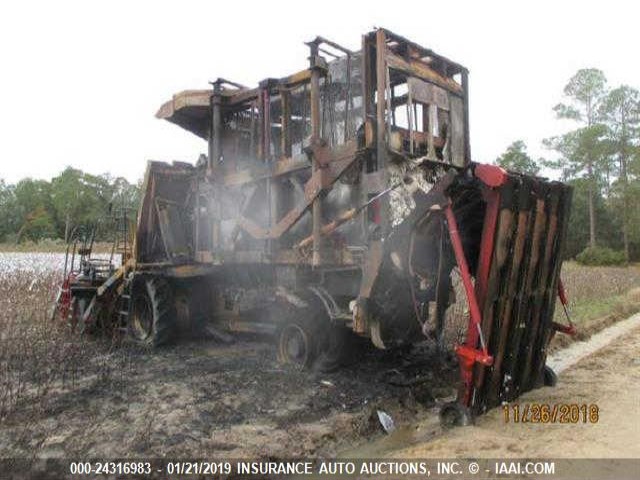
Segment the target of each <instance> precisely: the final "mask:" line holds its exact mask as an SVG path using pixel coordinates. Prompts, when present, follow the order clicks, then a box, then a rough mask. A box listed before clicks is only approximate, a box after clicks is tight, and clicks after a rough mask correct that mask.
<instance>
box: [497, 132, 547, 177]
mask: <svg viewBox="0 0 640 480" xmlns="http://www.w3.org/2000/svg"><path fill="white" fill-rule="evenodd" d="M496 163H497V164H498V165H500V166H501V167H502V168H504V169H506V170H512V171H514V172H518V173H525V174H529V175H537V174H538V172H539V171H540V167H539V166H538V164H537V163H536V162H535V160H533V159H532V158H531V157H530V156H529V154H528V153H527V146H526V144H525V143H524V141H522V140H516V141H515V142H513V143H512V144H511V145H509V146H508V147H507V150H506V151H505V152H504V153H503V154H502V155H500V156H499V157H498V158H497V159H496Z"/></svg>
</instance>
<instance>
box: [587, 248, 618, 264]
mask: <svg viewBox="0 0 640 480" xmlns="http://www.w3.org/2000/svg"><path fill="white" fill-rule="evenodd" d="M576 261H577V262H578V263H581V264H582V265H590V266H603V265H623V264H624V263H626V259H625V256H624V252H623V251H620V250H612V249H611V248H607V247H587V248H585V249H584V250H583V251H582V252H580V253H579V254H578V255H577V256H576Z"/></svg>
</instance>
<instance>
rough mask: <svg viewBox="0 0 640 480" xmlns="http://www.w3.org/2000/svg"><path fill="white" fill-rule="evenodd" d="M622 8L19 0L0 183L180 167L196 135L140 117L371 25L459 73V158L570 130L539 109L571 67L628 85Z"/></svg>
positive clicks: (632, 27) (2, 80)
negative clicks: (466, 85)
mask: <svg viewBox="0 0 640 480" xmlns="http://www.w3.org/2000/svg"><path fill="white" fill-rule="evenodd" d="M639 12H640V7H639V6H638V3H637V2H632V1H628V2H624V1H616V0H608V1H606V2H602V1H601V2H590V1H582V2H578V1H576V2H573V1H560V0H556V1H545V0H538V1H505V2H497V1H483V2H478V1H460V0H459V1H440V2H433V1H425V0H423V1H406V0H405V1H402V2H397V1H387V2H381V1H377V0H367V1H346V0H342V1H333V0H323V1H321V2H316V3H312V2H311V1H304V0H303V1H269V2H267V1H247V0H245V1H243V2H225V3H222V2H215V1H189V0H183V1H161V0H156V1H153V2H151V1H149V2H145V1H133V0H130V1H118V0H111V1H108V2H107V1H91V2H88V1H77V2H76V1H67V0H57V1H55V2H51V1H44V0H43V1H30V0H23V1H20V2H2V3H1V5H0V58H1V62H0V69H1V70H0V92H1V94H2V102H1V104H0V108H1V110H2V112H1V114H0V179H4V180H5V181H7V182H9V183H14V182H17V181H18V180H19V179H21V178H24V177H27V176H30V177H33V178H43V179H50V178H51V177H52V176H55V175H56V174H58V173H59V172H60V171H62V170H63V169H64V168H65V167H66V166H73V167H76V168H81V169H83V170H85V171H88V172H90V173H94V174H100V173H106V172H109V173H110V174H112V175H116V176H124V177H126V178H127V179H129V180H130V181H137V180H138V179H139V178H141V177H142V175H143V174H144V169H145V165H146V161H147V160H164V161H172V160H181V161H189V162H195V160H196V159H197V157H198V155H199V153H201V152H205V151H206V144H205V142H204V141H202V140H200V139H198V138H197V137H195V136H194V135H192V134H191V133H189V132H187V131H184V130H182V129H180V128H179V127H177V126H174V125H172V124H170V123H168V122H165V121H162V120H158V119H156V118H155V116H154V115H155V113H156V111H157V110H158V108H159V107H160V105H161V104H162V103H163V102H165V101H166V100H169V99H170V98H171V96H172V94H174V93H176V92H178V91H181V90H185V89H201V88H208V87H209V85H208V82H209V81H211V80H214V79H215V78H217V77H219V76H220V77H225V78H228V79H231V80H234V81H236V82H239V83H242V84H245V85H251V86H254V85H256V84H257V83H258V82H259V81H260V80H261V79H264V78H267V77H283V76H285V75H288V74H290V73H293V72H296V71H298V70H301V69H303V68H305V67H306V66H307V56H308V49H307V47H306V46H305V45H304V43H303V42H305V41H309V40H311V39H313V38H314V37H315V36H316V35H322V36H324V37H327V38H329V39H332V40H334V41H336V42H338V43H340V44H343V45H345V46H347V47H350V48H352V49H358V48H359V45H360V40H361V35H362V34H363V33H366V32H367V31H369V30H371V29H372V28H374V27H385V28H388V29H390V30H392V31H394V32H396V33H398V34H400V35H403V36H405V37H407V38H409V39H411V40H413V41H415V42H417V43H419V44H421V45H423V46H425V47H428V48H431V49H433V50H435V51H436V52H438V53H440V54H442V55H444V56H446V57H448V58H450V59H452V60H454V61H456V62H458V63H461V64H463V65H465V66H466V67H467V68H468V69H469V71H470V79H469V82H470V93H469V98H470V123H471V151H472V157H473V159H474V160H475V161H483V162H490V161H493V160H494V159H495V158H496V157H497V156H498V155H499V154H501V153H502V152H503V151H504V150H505V148H506V147H507V146H508V145H509V144H510V143H512V142H513V141H515V140H518V139H522V140H524V141H525V142H526V143H527V145H528V147H529V152H530V154H531V155H532V156H533V157H534V158H537V157H539V156H546V157H549V156H550V155H552V153H551V152H549V151H547V150H545V149H544V147H543V146H542V144H541V141H542V139H543V138H545V137H548V136H551V135H554V134H557V133H558V132H559V131H562V130H566V129H567V128H570V125H567V124H566V122H565V123H561V122H560V121H557V120H555V118H554V114H553V111H552V108H553V106H554V105H555V104H556V103H558V102H559V101H561V100H562V90H563V87H564V85H565V84H566V83H567V81H568V80H569V78H570V77H571V76H572V75H573V74H574V73H575V72H576V71H577V70H578V69H580V68H586V67H595V68H600V69H601V70H603V71H604V72H605V74H606V76H607V78H608V80H609V85H610V86H612V87H613V86H617V85H619V84H622V83H624V84H629V85H632V86H635V87H638V88H640V62H638V61H637V51H636V49H637V46H638V39H637V31H638V27H637V19H638V18H639V17H638V13H639Z"/></svg>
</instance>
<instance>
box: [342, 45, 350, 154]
mask: <svg viewBox="0 0 640 480" xmlns="http://www.w3.org/2000/svg"><path fill="white" fill-rule="evenodd" d="M346 76H347V91H346V93H345V98H344V143H347V140H349V107H350V106H351V105H350V104H351V54H350V53H347V75H346Z"/></svg>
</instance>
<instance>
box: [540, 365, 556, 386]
mask: <svg viewBox="0 0 640 480" xmlns="http://www.w3.org/2000/svg"><path fill="white" fill-rule="evenodd" d="M542 380H543V383H544V386H545V387H555V386H556V385H557V384H558V375H556V372H554V371H553V369H552V368H551V367H549V366H547V365H545V366H544V370H543V372H542Z"/></svg>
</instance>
